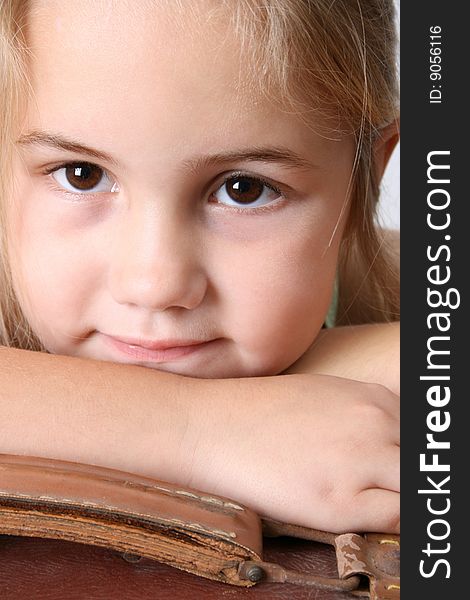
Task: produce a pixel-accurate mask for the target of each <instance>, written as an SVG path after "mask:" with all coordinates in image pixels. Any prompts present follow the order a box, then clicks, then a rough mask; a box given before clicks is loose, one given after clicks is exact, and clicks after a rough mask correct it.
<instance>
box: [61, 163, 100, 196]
mask: <svg viewBox="0 0 470 600" xmlns="http://www.w3.org/2000/svg"><path fill="white" fill-rule="evenodd" d="M65 176H66V178H67V181H68V182H69V183H70V185H71V186H73V187H75V188H77V189H78V190H83V191H87V192H88V191H90V190H92V189H93V188H94V187H95V186H96V185H98V183H99V182H100V181H101V178H102V177H103V170H102V169H100V168H99V167H97V166H96V165H90V164H88V163H80V164H75V165H69V166H68V167H65Z"/></svg>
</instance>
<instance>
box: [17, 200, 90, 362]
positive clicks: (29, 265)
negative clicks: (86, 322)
mask: <svg viewBox="0 0 470 600" xmlns="http://www.w3.org/2000/svg"><path fill="white" fill-rule="evenodd" d="M11 223H12V226H13V227H12V235H11V242H10V244H9V252H10V255H11V257H12V260H11V264H12V276H13V284H14V288H15V292H16V294H17V297H18V300H19V302H20V305H21V309H22V311H23V313H24V315H25V317H26V319H27V320H28V322H29V323H30V325H31V327H32V329H33V330H34V332H35V333H36V334H37V335H38V337H39V338H40V339H41V340H42V341H43V343H45V345H46V347H48V349H50V350H51V349H54V347H55V343H56V340H57V335H58V332H59V331H67V330H68V331H70V330H71V329H72V330H73V328H74V323H76V322H78V319H79V317H80V316H81V314H82V312H83V310H84V306H85V301H88V300H87V298H89V294H90V292H91V290H92V289H93V283H92V282H93V277H94V275H93V263H92V262H90V256H89V255H88V256H86V255H85V254H84V252H85V251H86V252H90V245H89V243H88V241H87V238H86V236H78V235H77V236H72V237H69V236H67V235H66V234H65V231H63V230H62V229H61V226H60V225H58V223H57V222H56V221H55V220H54V219H50V218H48V215H47V212H46V211H37V210H35V209H34V206H33V205H30V206H28V204H27V203H25V205H24V210H22V213H21V215H19V214H16V215H13V217H12V219H11ZM87 291H88V294H87Z"/></svg>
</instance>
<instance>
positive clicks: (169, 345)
mask: <svg viewBox="0 0 470 600" xmlns="http://www.w3.org/2000/svg"><path fill="white" fill-rule="evenodd" d="M102 336H103V338H104V341H105V342H106V344H107V346H108V347H110V348H111V349H112V350H113V351H114V352H117V353H118V354H119V355H120V356H121V357H123V358H126V357H127V358H128V359H131V360H134V361H139V362H151V363H163V362H170V361H174V360H178V359H180V358H184V357H187V356H190V355H193V354H196V353H199V352H201V351H203V350H205V349H207V348H208V347H210V346H212V345H214V344H215V343H217V342H218V341H220V340H221V338H214V339H211V340H193V339H167V340H142V339H136V338H128V337H118V336H111V335H107V334H102Z"/></svg>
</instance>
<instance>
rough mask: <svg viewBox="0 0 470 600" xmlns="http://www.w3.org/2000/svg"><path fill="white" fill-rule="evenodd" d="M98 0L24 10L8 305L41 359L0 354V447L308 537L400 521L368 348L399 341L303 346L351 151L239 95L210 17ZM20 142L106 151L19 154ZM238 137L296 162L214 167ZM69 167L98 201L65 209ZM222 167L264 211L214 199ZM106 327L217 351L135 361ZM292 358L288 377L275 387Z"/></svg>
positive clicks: (390, 526) (381, 395) (321, 299)
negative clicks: (70, 463)
mask: <svg viewBox="0 0 470 600" xmlns="http://www.w3.org/2000/svg"><path fill="white" fill-rule="evenodd" d="M201 4H202V5H204V6H205V5H206V4H208V5H210V6H212V7H213V6H214V5H213V4H212V3H204V2H203V3H201ZM108 5H109V3H107V2H106V3H99V2H91V0H90V1H85V2H81V3H66V4H65V5H64V4H63V3H59V2H55V1H53V0H51V1H50V2H47V3H38V4H37V6H36V7H35V10H34V11H33V12H32V13H31V16H30V23H29V29H28V35H29V41H30V44H31V46H32V57H33V58H32V60H31V64H30V70H31V82H32V88H33V90H34V102H31V104H30V106H28V110H27V114H26V118H25V121H24V123H23V125H22V132H21V133H22V135H23V136H24V137H23V142H22V143H19V144H18V155H17V157H16V162H15V165H14V169H15V183H16V187H15V190H16V193H15V197H14V199H13V200H14V202H13V203H12V205H11V207H10V212H9V214H8V220H9V227H10V231H11V233H12V235H11V236H10V244H11V246H10V253H11V256H12V257H13V261H12V270H13V276H14V283H15V288H16V291H17V294H18V296H19V298H20V301H21V305H22V308H23V310H24V312H25V315H26V316H27V318H28V320H29V322H30V323H31V325H32V327H33V329H34V330H35V332H36V333H37V335H38V336H39V337H40V338H41V340H42V341H43V343H44V345H45V346H46V348H47V349H48V350H49V351H50V352H51V353H53V354H55V355H56V356H50V355H47V354H41V353H28V352H23V351H15V350H9V349H0V352H1V353H2V360H1V361H0V422H2V424H3V425H2V451H4V452H13V453H20V454H21V453H29V454H34V455H39V456H50V457H56V458H63V459H67V460H78V461H82V462H88V463H94V464H102V465H105V466H110V467H113V468H118V469H123V470H129V471H132V472H136V473H142V474H144V475H149V476H151V477H156V478H160V479H167V480H169V481H173V482H176V483H179V484H181V485H185V486H192V487H194V488H197V489H201V490H205V491H208V492H212V493H220V494H222V495H225V496H227V497H231V498H234V499H236V500H238V501H240V502H244V503H245V504H247V505H248V506H250V507H252V508H254V509H255V510H257V511H258V512H259V513H260V514H262V515H267V516H270V517H272V518H277V519H280V520H285V521H289V522H292V523H297V524H300V525H307V526H311V527H317V528H319V529H327V530H330V531H348V530H349V531H351V530H355V531H360V530H372V531H397V530H398V528H399V494H398V490H399V477H398V452H399V446H398V444H399V441H398V437H399V427H398V402H397V396H396V395H395V394H394V393H392V391H390V389H389V388H388V386H389V385H390V387H392V388H393V385H392V384H394V382H396V377H390V355H389V354H388V353H389V350H390V347H391V345H392V346H393V349H394V351H395V349H396V345H393V344H390V343H389V342H387V343H385V344H379V343H378V340H380V339H381V340H384V339H385V340H387V339H388V340H389V341H390V338H391V340H392V342H393V343H396V341H397V335H394V334H393V333H392V334H390V331H389V330H387V332H386V335H384V337H381V336H382V333H380V332H379V333H378V335H376V334H375V333H374V335H373V338H374V340H376V342H377V343H375V344H374V346H373V348H374V355H373V357H372V358H374V359H376V361H377V362H376V363H374V364H376V365H377V367H378V368H373V369H372V368H370V366H368V368H367V369H364V365H365V364H367V365H370V364H371V363H369V362H368V361H367V360H364V362H363V363H361V364H359V363H358V362H357V361H356V362H355V363H353V364H352V365H351V364H350V362H351V361H350V360H349V358H350V356H349V355H348V353H344V348H345V346H347V344H348V343H349V342H351V343H352V344H353V345H354V344H355V343H356V341H357V340H359V338H360V339H363V338H362V334H361V336H359V335H358V332H357V331H353V330H348V329H347V328H346V329H345V331H344V332H343V333H344V335H343V334H340V335H338V336H336V337H334V338H331V339H330V338H328V336H329V333H322V335H321V336H318V332H319V331H320V328H321V325H322V323H323V320H324V316H325V314H326V312H327V308H328V306H329V302H330V296H331V290H332V286H333V280H334V275H335V269H336V260H337V254H338V245H339V241H340V238H341V233H342V230H343V225H344V223H343V221H342V220H340V219H339V215H340V214H341V209H342V207H343V205H344V202H345V199H346V190H347V185H348V181H349V176H350V172H351V166H352V161H353V156H354V147H353V144H352V141H351V139H349V138H348V137H345V138H343V139H339V140H334V141H333V140H329V139H325V138H324V137H321V136H319V135H317V134H316V133H315V132H314V130H313V129H315V128H313V129H312V130H310V129H307V128H306V127H305V124H304V123H302V122H300V121H298V120H297V119H296V118H295V117H294V116H293V115H289V114H285V113H283V112H282V111H281V110H280V109H279V107H278V106H277V107H276V106H275V105H274V104H271V103H270V102H269V100H268V99H267V98H266V97H265V96H257V95H256V94H255V93H254V92H253V93H251V92H252V91H250V93H249V94H247V93H242V92H243V90H240V89H239V88H238V87H237V86H236V85H235V82H236V78H235V77H234V76H233V74H234V73H239V72H240V71H243V68H244V67H243V63H242V62H240V57H239V49H238V45H237V43H236V40H233V39H232V37H231V35H230V31H229V30H227V21H226V19H225V18H223V15H222V14H221V13H219V12H217V11H213V12H211V15H212V17H211V19H210V20H209V21H208V22H207V23H206V22H205V21H204V22H203V23H202V22H199V21H198V13H197V11H196V12H194V13H193V14H191V15H189V16H188V15H187V14H186V13H184V12H183V13H181V14H177V13H176V12H171V11H168V9H167V8H162V7H161V5H160V6H152V7H151V9H150V8H145V7H144V6H142V8H140V7H139V11H136V12H137V14H133V13H131V14H129V11H128V9H127V8H126V3H115V4H113V11H109V12H108V11H107V10H106V8H105V7H106V6H108ZM149 11H150V12H149ZM90 14H93V19H90ZM202 14H203V13H202V11H201V13H200V15H199V17H200V16H201V15H202ZM57 15H60V17H59V16H57ZM202 25H204V36H201V35H200V31H201V26H202ZM156 27H158V32H156V31H155V28H156ZM156 33H158V35H156ZM183 34H184V35H183ZM96 48H99V49H100V52H99V53H98V52H96ZM123 91H125V92H126V93H123ZM38 131H47V132H50V133H53V134H55V135H56V136H57V135H61V136H66V137H67V138H68V139H73V140H76V141H79V142H80V143H81V144H86V145H87V146H91V147H92V148H95V149H98V150H100V151H101V152H106V153H107V154H110V155H112V157H113V159H114V160H113V162H112V163H111V162H109V161H107V160H105V161H103V160H102V159H99V160H98V159H97V158H96V157H90V155H89V153H84V152H79V153H76V152H70V151H63V150H60V151H59V150H57V149H55V150H51V149H50V148H46V147H45V146H39V145H37V144H31V143H25V142H28V141H29V142H31V139H32V137H31V133H32V132H38ZM28 136H29V138H28ZM390 139H391V138H390V137H386V140H388V142H389V141H390ZM388 142H384V143H383V144H381V145H379V146H377V147H376V156H377V164H378V165H379V167H380V166H381V165H382V164H385V162H386V156H387V154H388V150H389V147H390V144H389V143H388ZM253 147H256V148H258V149H259V148H261V147H270V148H272V147H276V148H279V147H282V148H283V149H286V148H287V149H289V150H290V151H291V152H295V154H296V156H298V157H299V158H300V159H301V160H302V163H303V166H302V167H301V168H298V167H295V168H294V167H293V166H292V165H289V166H287V165H286V164H285V163H282V164H280V163H279V162H273V161H267V160H259V159H258V160H256V161H255V160H247V159H244V160H241V159H234V158H233V157H232V158H231V159H230V160H223V161H222V160H221V159H220V156H219V155H221V154H226V153H231V152H237V153H238V152H241V151H246V150H247V149H252V148H253ZM216 155H217V156H219V158H218V159H217V160H212V161H211V162H210V163H208V162H206V163H203V162H202V159H203V158H205V157H207V156H212V157H214V156H216ZM84 161H86V162H93V163H94V164H97V165H99V167H101V168H103V169H105V170H106V172H107V173H108V174H109V180H108V179H106V180H105V184H106V185H108V184H109V187H108V188H106V185H105V190H106V191H101V192H97V193H96V194H95V195H93V196H88V197H87V196H85V195H83V194H80V195H77V194H73V195H70V194H68V193H67V192H65V191H64V190H63V189H61V187H60V182H62V184H63V182H64V179H63V177H62V176H61V175H60V174H59V171H56V172H55V178H54V176H52V175H51V174H46V173H45V171H46V170H51V169H53V168H55V169H58V168H59V167H61V166H62V165H63V164H64V163H68V164H70V163H83V162H84ZM307 162H308V163H309V164H311V166H309V167H306V163H307ZM75 166H77V165H75ZM239 172H243V173H244V174H247V175H250V176H255V177H258V178H262V179H265V180H267V182H268V183H269V184H270V185H272V186H273V187H276V188H277V187H278V188H279V189H280V190H281V196H282V198H279V197H278V196H279V194H277V195H276V194H274V196H273V195H272V193H268V199H269V203H268V204H266V205H265V206H266V207H265V208H263V209H254V208H248V207H247V206H245V207H242V208H240V207H238V208H234V207H232V206H228V205H227V204H224V202H225V200H223V201H222V200H221V198H226V196H225V195H223V194H222V191H223V190H222V189H221V187H222V185H223V180H224V177H225V176H227V175H231V174H233V173H239ZM62 175H63V171H62ZM114 185H115V187H114V188H113V187H112V186H114ZM111 189H114V190H115V191H110V190H111ZM116 190H118V191H116ZM345 216H346V213H344V217H345ZM333 232H335V235H333ZM175 249H177V251H175ZM375 331H377V330H375ZM380 331H382V332H384V329H381V330H380ZM368 332H369V330H366V331H365V336H366V338H367V336H368V335H369V333H368ZM349 333H351V334H352V335H351V336H349V337H348V335H349ZM395 333H397V331H395ZM103 334H108V335H111V336H119V337H126V338H128V337H131V338H133V339H134V341H136V340H137V341H140V342H141V343H144V342H154V343H157V342H158V343H161V342H162V341H163V342H165V341H167V342H168V340H170V341H171V340H173V342H172V343H174V340H175V339H176V340H184V339H187V338H193V339H194V340H202V341H205V340H206V339H207V340H209V339H213V338H215V339H217V340H218V341H217V343H216V344H213V345H210V344H209V346H207V347H205V348H202V349H198V350H197V351H196V352H194V353H192V354H187V355H185V356H182V357H180V358H178V359H172V360H169V359H168V355H169V352H167V353H166V354H165V353H164V352H163V353H162V354H161V355H160V356H159V357H156V356H155V355H154V356H153V358H152V360H149V358H150V356H149V352H148V351H145V350H143V349H142V347H141V348H140V349H139V348H135V346H138V345H139V344H135V343H134V344H132V345H133V346H134V349H133V350H132V349H131V350H129V349H128V352H127V354H124V353H123V352H121V351H117V350H116V348H115V347H114V346H112V347H111V346H109V345H108V342H107V341H106V339H105V337H104V335H103ZM366 338H364V339H366ZM328 339H330V340H331V341H330V342H328V344H325V340H328ZM369 339H371V338H369ZM316 340H318V341H319V342H321V343H320V344H315V343H314V342H315V341H316ZM325 346H326V348H327V352H323V351H320V352H319V351H318V349H319V348H322V347H323V348H324V347H325ZM358 347H359V348H362V351H364V353H366V352H368V351H369V350H368V348H369V346H367V347H365V345H362V346H361V345H360V344H359V346H358ZM132 353H133V355H132ZM64 355H68V356H64ZM369 356H370V353H369ZM378 356H383V361H379V360H378ZM73 357H75V358H73ZM77 357H78V358H77ZM364 357H366V354H365V356H364ZM157 358H158V360H157ZM392 358H393V360H395V358H396V355H395V354H392ZM89 359H99V360H100V361H103V360H104V361H107V362H99V363H98V362H96V361H95V360H89ZM299 359H300V360H299ZM296 361H299V362H296ZM116 362H127V363H131V364H127V365H116V364H112V363H116ZM379 363H380V364H379ZM296 365H297V367H298V368H299V372H300V373H301V374H299V375H294V374H288V375H282V374H281V375H276V377H270V376H271V375H275V374H279V373H283V372H284V371H285V370H286V369H287V368H288V367H291V371H290V372H291V373H294V372H295V366H296ZM142 366H144V367H151V368H150V369H148V368H146V369H142V368H141V367H142ZM25 369H26V370H27V372H28V377H24V371H25ZM292 369H293V370H292ZM163 371H168V373H164V372H163ZM320 373H322V374H320ZM325 374H326V375H325ZM181 375H184V376H185V377H181ZM328 375H333V376H328ZM385 375H387V376H388V379H387V377H386V376H385ZM188 376H189V377H188ZM261 376H262V377H261ZM364 382H376V383H382V384H383V385H371V384H370V383H364ZM385 386H387V387H385ZM393 389H395V388H393ZM129 398H132V402H129ZM64 399H65V401H64ZM234 399H236V402H234V401H233V400H234ZM260 399H261V400H263V401H260ZM260 424H262V427H260ZM19 431H21V435H18V432H19ZM279 440H282V441H283V443H282V444H280V443H279ZM234 448H236V452H234ZM254 456H256V457H257V459H256V460H253V457H254ZM318 457H321V460H319V458H318Z"/></svg>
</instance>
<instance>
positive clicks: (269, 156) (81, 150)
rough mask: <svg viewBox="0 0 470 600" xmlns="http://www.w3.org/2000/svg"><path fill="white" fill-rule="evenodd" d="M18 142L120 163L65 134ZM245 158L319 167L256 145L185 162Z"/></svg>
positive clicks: (198, 165)
mask: <svg viewBox="0 0 470 600" xmlns="http://www.w3.org/2000/svg"><path fill="white" fill-rule="evenodd" d="M17 143H18V144H19V145H21V146H44V147H47V148H52V149H54V150H65V151H67V152H72V153H74V154H82V155H87V156H91V157H93V158H96V159H98V160H100V161H104V162H107V163H109V164H112V165H115V166H116V165H118V164H119V162H118V161H117V160H116V159H115V158H114V157H113V156H112V155H111V154H108V153H106V152H103V151H102V150H97V149H96V148H92V147H90V146H87V145H85V144H82V143H81V142H78V141H75V140H72V139H70V138H67V137H65V136H63V135H58V134H54V133H48V132H45V131H31V132H30V133H27V134H24V135H22V136H20V137H19V138H18V140H17ZM241 161H247V162H267V163H277V164H280V165H283V166H285V167H291V168H296V169H302V170H309V169H312V168H315V167H316V165H314V164H313V163H311V162H310V161H308V160H307V159H305V158H304V157H302V156H300V155H299V154H297V153H296V152H293V151H292V150H290V149H288V148H284V147H253V148H247V149H243V150H239V151H237V150H235V151H230V152H223V153H215V154H208V155H206V156H201V157H197V158H195V159H189V160H185V161H184V162H183V166H184V167H186V168H187V169H189V170H190V171H192V172H197V171H199V170H201V169H204V168H208V167H212V166H217V165H218V164H221V163H229V162H241Z"/></svg>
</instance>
